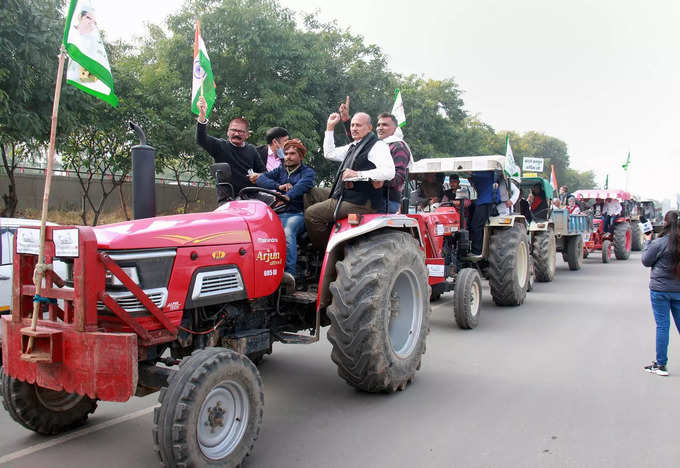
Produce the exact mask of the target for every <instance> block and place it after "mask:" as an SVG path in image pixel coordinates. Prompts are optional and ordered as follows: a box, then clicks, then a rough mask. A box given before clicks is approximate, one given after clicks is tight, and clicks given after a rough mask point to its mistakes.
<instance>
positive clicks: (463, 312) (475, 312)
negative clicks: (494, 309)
mask: <svg viewBox="0 0 680 468" xmlns="http://www.w3.org/2000/svg"><path fill="white" fill-rule="evenodd" d="M453 294H454V296H453V316H454V317H455V319H456V324H458V326H459V327H460V328H462V329H464V330H469V329H472V328H475V327H476V326H477V324H478V323H479V309H480V308H481V305H482V280H481V279H480V277H479V273H478V272H477V270H475V269H474V268H463V269H462V270H460V272H459V273H458V277H457V278H456V286H455V289H454V293H453Z"/></svg>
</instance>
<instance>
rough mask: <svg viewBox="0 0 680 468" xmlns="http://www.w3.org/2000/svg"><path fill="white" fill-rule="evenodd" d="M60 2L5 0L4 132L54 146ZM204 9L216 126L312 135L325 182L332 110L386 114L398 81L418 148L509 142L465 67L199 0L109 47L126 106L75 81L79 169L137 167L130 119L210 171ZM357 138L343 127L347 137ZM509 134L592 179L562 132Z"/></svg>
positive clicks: (166, 166)
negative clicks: (197, 82)
mask: <svg viewBox="0 0 680 468" xmlns="http://www.w3.org/2000/svg"><path fill="white" fill-rule="evenodd" d="M5 5H7V7H6V6H5ZM62 6H63V1H59V0H41V1H38V0H5V1H3V8H2V10H0V28H1V29H0V142H5V141H8V142H13V143H16V142H37V144H45V143H46V140H47V137H48V135H49V117H50V113H51V96H52V90H53V87H54V84H53V83H54V75H55V71H56V63H57V61H56V52H57V50H58V46H59V41H60V38H61V32H62V30H63V17H62V13H61V12H62V8H61V7H62ZM197 17H198V18H199V19H200V20H201V32H202V35H203V38H204V40H205V42H206V47H207V49H208V54H209V55H210V59H211V62H212V68H213V71H214V74H215V80H216V83H217V101H216V103H215V108H214V110H213V112H212V114H211V116H210V124H209V125H210V133H211V134H213V135H215V136H222V137H226V130H227V126H228V123H229V121H230V120H231V119H232V118H234V117H240V116H243V117H245V118H246V119H248V120H249V122H250V130H251V131H252V134H251V137H250V138H249V141H250V142H251V143H253V144H264V142H265V141H264V135H265V132H266V131H267V129H268V128H270V127H272V126H282V127H286V128H287V129H288V130H289V132H290V133H291V135H292V136H293V137H296V138H300V139H301V140H302V141H303V142H304V143H305V145H306V146H307V148H308V155H307V158H306V161H305V162H306V163H307V164H309V165H311V166H312V167H314V169H315V170H316V172H317V179H318V180H317V182H321V181H329V180H331V179H332V177H333V176H334V174H335V171H336V168H337V164H336V163H332V162H329V161H327V160H325V159H324V158H323V154H322V151H321V146H322V141H323V135H324V129H325V122H326V119H327V117H328V114H329V113H331V112H335V111H337V109H338V105H339V104H340V103H341V102H343V101H344V98H345V96H350V97H351V112H352V113H355V112H357V111H363V112H367V113H369V114H370V115H371V116H373V119H374V123H375V118H376V116H377V115H378V114H379V113H381V112H385V111H390V110H391V108H392V103H393V99H394V89H395V88H397V87H398V88H400V89H401V90H402V96H403V100H404V107H405V110H406V118H407V124H406V126H405V128H404V133H405V135H406V137H405V139H406V140H407V142H408V143H409V145H410V147H411V149H412V150H413V153H414V156H415V157H416V159H419V158H422V157H450V156H460V155H481V154H504V153H505V134H506V132H496V131H495V130H494V129H493V128H492V127H491V126H489V125H488V124H485V123H484V122H482V121H480V120H479V119H478V118H477V117H475V116H471V115H468V113H467V112H466V111H465V110H464V103H463V100H462V97H461V91H460V89H459V87H458V85H457V83H456V82H455V80H454V79H453V78H449V79H443V80H431V79H425V78H423V77H421V76H416V75H411V76H401V75H398V74H395V73H392V72H390V71H389V69H388V64H387V58H386V56H385V55H384V54H383V52H382V50H381V49H380V48H379V47H377V46H375V45H371V44H366V43H365V41H364V39H363V38H362V37H361V36H358V35H355V34H352V33H351V32H350V31H349V30H347V29H343V28H340V27H339V26H338V25H337V23H334V22H332V23H323V22H321V21H320V20H319V19H318V17H317V16H316V15H308V16H306V17H304V18H303V20H302V23H298V22H296V18H295V13H294V12H293V11H291V10H289V9H286V8H283V7H282V6H281V5H280V4H279V3H278V2H277V1H276V0H230V1H220V0H200V1H199V0H188V1H187V2H186V3H185V4H184V6H183V7H182V8H181V9H180V10H179V11H178V12H176V13H175V14H173V15H171V16H169V17H168V19H167V28H166V29H164V28H161V27H159V26H157V25H150V26H149V27H148V31H147V34H146V36H145V37H144V38H143V40H142V41H141V42H140V43H139V44H136V45H135V46H134V47H133V46H132V45H130V44H125V43H115V44H107V49H108V53H109V61H110V63H111V65H112V74H113V76H114V80H115V86H116V93H117V95H118V96H119V98H120V106H119V108H118V109H117V110H116V109H111V108H110V107H108V106H107V105H106V104H104V103H100V102H98V101H97V100H96V99H94V98H92V97H90V96H87V95H85V94H83V93H82V92H80V91H78V90H76V89H74V88H72V87H69V86H64V87H63V90H62V101H61V109H60V116H59V119H60V120H59V122H60V123H59V132H58V135H59V136H60V140H59V148H60V151H61V152H62V153H63V155H64V158H65V162H66V165H67V166H68V167H71V168H73V169H78V170H79V171H80V172H82V173H83V174H97V176H96V177H95V176H94V175H93V176H92V177H90V179H95V180H96V178H97V177H100V176H101V174H103V173H104V172H106V171H114V172H115V173H116V174H117V175H118V176H120V175H121V174H127V172H128V171H129V169H130V168H129V148H130V145H131V143H132V141H131V139H132V137H131V134H130V133H129V132H128V129H127V121H128V120H132V121H135V122H137V123H138V124H140V125H141V126H142V128H143V129H144V130H145V131H146V134H147V136H148V140H149V144H151V145H152V146H154V147H155V148H156V165H157V170H158V172H161V173H163V174H165V175H167V176H168V177H172V178H174V179H175V180H179V179H182V180H191V179H192V178H193V179H203V180H205V179H209V166H210V164H211V163H212V158H211V157H210V156H209V155H208V154H207V153H205V152H204V151H203V150H201V149H200V148H199V147H198V146H197V145H196V143H195V125H196V121H195V118H194V117H195V116H193V115H192V114H191V112H190V101H191V75H192V63H191V52H192V50H193V42H194V26H195V20H196V18H197ZM27 25H31V27H30V28H28V27H27ZM17 38H20V39H21V40H17ZM346 139H347V137H346V136H345V135H344V133H343V132H342V130H341V126H338V130H336V142H337V144H344V143H345V142H346ZM511 142H512V146H513V150H514V153H515V156H516V159H517V161H518V162H521V158H522V157H524V156H531V157H543V158H546V163H547V164H548V165H549V164H550V163H552V164H554V165H555V167H556V170H557V172H558V181H560V183H562V180H564V182H565V183H568V184H570V185H571V184H572V183H573V184H575V185H579V186H580V187H582V188H585V187H586V186H587V185H588V184H592V180H593V176H592V174H588V173H578V172H577V171H574V170H572V169H569V155H568V153H567V145H566V143H564V142H563V141H561V140H559V139H557V138H554V137H551V136H548V135H544V134H541V133H537V132H527V133H525V134H524V135H518V134H515V133H511ZM17 154H19V153H17ZM93 160H97V161H96V162H95V161H93ZM82 180H84V181H86V180H87V177H85V179H82ZM115 180H119V179H116V178H114V181H115ZM572 181H573V182H572ZM102 187H103V185H102ZM114 188H115V187H114ZM178 189H179V192H180V196H182V197H183V199H184V202H185V203H184V208H183V209H184V210H185V211H186V210H187V209H188V207H189V205H190V203H192V202H194V201H195V199H196V196H197V195H196V194H195V193H193V192H192V191H191V190H189V189H187V188H186V187H185V186H182V185H180V184H178ZM88 191H89V188H87V187H86V186H85V185H84V195H83V196H84V199H85V200H86V201H87V204H89V206H90V208H91V209H92V210H94V211H95V213H96V212H97V206H95V204H94V203H92V202H91V200H89V199H88V198H89V195H88V193H89V192H88ZM107 196H108V195H107Z"/></svg>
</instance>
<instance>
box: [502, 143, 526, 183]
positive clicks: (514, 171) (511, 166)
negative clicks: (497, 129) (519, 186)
mask: <svg viewBox="0 0 680 468" xmlns="http://www.w3.org/2000/svg"><path fill="white" fill-rule="evenodd" d="M503 169H504V170H505V175H507V176H508V177H510V178H513V179H519V178H520V177H522V172H521V171H520V168H519V166H518V165H517V164H516V163H515V156H514V155H513V154H512V148H511V147H510V135H505V164H504V166H503Z"/></svg>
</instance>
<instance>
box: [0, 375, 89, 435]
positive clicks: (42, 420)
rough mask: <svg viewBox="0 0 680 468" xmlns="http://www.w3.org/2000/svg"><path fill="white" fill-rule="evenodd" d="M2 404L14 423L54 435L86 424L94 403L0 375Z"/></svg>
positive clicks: (83, 398)
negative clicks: (0, 380) (0, 378)
mask: <svg viewBox="0 0 680 468" xmlns="http://www.w3.org/2000/svg"><path fill="white" fill-rule="evenodd" d="M2 405H3V406H4V408H5V409H6V410H7V412H8V413H9V415H10V416H11V417H12V419H14V420H15V421H16V422H18V423H19V424H21V425H22V426H24V427H25V428H26V429H30V430H31V431H34V432H37V433H38V434H43V435H56V434H61V433H62V432H65V431H68V430H69V429H73V428H76V427H79V426H82V425H83V424H85V423H86V422H87V418H88V416H89V415H90V414H92V413H94V410H95V409H97V400H93V399H91V398H89V397H86V396H82V395H78V394H76V393H66V392H63V391H62V392H58V391H55V390H49V389H46V388H42V387H39V386H37V385H35V384H29V383H26V382H22V381H20V380H17V379H14V378H12V377H10V376H8V375H6V374H5V373H4V372H3V373H2Z"/></svg>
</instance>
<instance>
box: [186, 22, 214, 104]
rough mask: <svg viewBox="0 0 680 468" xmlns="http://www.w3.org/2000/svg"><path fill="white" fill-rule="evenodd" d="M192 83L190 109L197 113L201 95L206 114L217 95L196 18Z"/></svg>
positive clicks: (208, 58) (199, 25)
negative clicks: (206, 105)
mask: <svg viewBox="0 0 680 468" xmlns="http://www.w3.org/2000/svg"><path fill="white" fill-rule="evenodd" d="M193 70H194V72H193V83H192V85H191V111H192V112H193V113H194V114H198V98H199V97H201V96H203V97H204V98H205V101H206V103H207V104H208V111H207V113H206V115H210V111H211V110H212V108H213V105H214V104H215V99H216V97H217V95H216V94H215V87H216V86H217V85H216V84H215V78H214V77H213V72H212V67H211V66H210V57H208V51H207V50H206V48H205V42H203V38H202V37H201V23H200V22H199V21H198V20H196V36H195V37H194V67H193Z"/></svg>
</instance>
